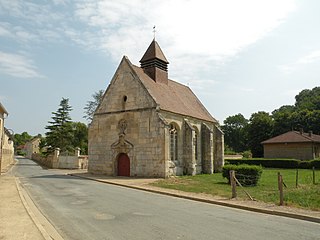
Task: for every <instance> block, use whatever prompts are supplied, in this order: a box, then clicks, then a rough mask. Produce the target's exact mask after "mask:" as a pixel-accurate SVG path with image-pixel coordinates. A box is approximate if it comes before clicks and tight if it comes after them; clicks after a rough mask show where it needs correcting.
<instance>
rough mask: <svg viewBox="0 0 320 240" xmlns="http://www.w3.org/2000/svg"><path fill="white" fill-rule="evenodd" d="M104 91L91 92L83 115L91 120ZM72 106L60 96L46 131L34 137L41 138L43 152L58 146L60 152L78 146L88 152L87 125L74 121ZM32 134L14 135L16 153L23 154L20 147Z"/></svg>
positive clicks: (84, 152) (50, 150)
mask: <svg viewBox="0 0 320 240" xmlns="http://www.w3.org/2000/svg"><path fill="white" fill-rule="evenodd" d="M103 93H104V91H103V90H99V91H97V92H95V93H94V94H92V98H93V100H89V101H88V102H87V104H86V106H85V107H84V116H83V118H85V119H86V120H88V121H91V120H92V118H93V114H94V112H95V110H96V108H97V107H98V105H99V104H100V102H101V100H102V96H103ZM71 111H72V107H71V106H70V104H69V99H68V98H62V100H61V101H60V104H59V107H58V109H57V111H56V112H52V117H51V120H50V121H48V125H47V126H46V127H45V129H46V130H47V132H46V133H45V136H41V134H38V135H37V136H36V137H40V138H41V142H40V146H39V147H40V148H41V149H43V152H46V153H51V152H53V151H54V149H55V148H60V150H61V151H62V152H74V150H75V148H77V147H79V148H80V149H81V153H83V154H87V153H88V127H87V125H86V124H84V123H81V122H74V121H72V119H71V117H70V112H71ZM32 138H33V136H31V135H29V134H28V133H27V132H23V133H21V134H18V133H17V134H15V135H14V142H15V148H16V149H18V152H17V153H18V154H23V152H22V151H21V150H22V149H21V147H22V146H24V145H25V144H26V143H27V142H28V141H30V140H31V139H32Z"/></svg>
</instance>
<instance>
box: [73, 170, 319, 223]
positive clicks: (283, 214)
mask: <svg viewBox="0 0 320 240" xmlns="http://www.w3.org/2000/svg"><path fill="white" fill-rule="evenodd" d="M67 175H69V176H74V177H79V178H84V179H89V180H93V181H96V182H101V183H107V184H111V185H116V186H121V187H126V188H131V189H136V190H142V191H146V192H151V193H157V194H162V195H167V196H171V197H177V198H183V199H188V200H193V201H198V202H204V203H209V204H215V205H220V206H224V207H231V208H236V209H241V210H246V211H251V212H257V213H264V214H269V215H275V216H281V217H288V218H294V219H299V220H304V221H309V222H314V223H320V218H317V217H312V216H307V215H302V214H295V213H288V212H282V211H277V210H269V209H262V208H255V207H248V206H243V205H238V204H233V203H227V202H222V201H216V200H210V199H204V198H199V197H193V196H187V195H182V194H176V193H170V192H166V191H160V190H155V189H149V188H144V187H138V186H132V185H126V184H121V183H115V182H112V181H108V180H100V179H96V178H91V177H85V176H80V175H77V174H74V173H68V174H67Z"/></svg>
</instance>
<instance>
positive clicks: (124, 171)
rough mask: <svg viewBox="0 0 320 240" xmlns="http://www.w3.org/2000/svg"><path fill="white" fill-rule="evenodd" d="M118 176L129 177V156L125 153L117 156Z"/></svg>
mask: <svg viewBox="0 0 320 240" xmlns="http://www.w3.org/2000/svg"><path fill="white" fill-rule="evenodd" d="M118 176H124V177H130V158H129V157H128V155H127V154H125V153H120V154H119V156H118Z"/></svg>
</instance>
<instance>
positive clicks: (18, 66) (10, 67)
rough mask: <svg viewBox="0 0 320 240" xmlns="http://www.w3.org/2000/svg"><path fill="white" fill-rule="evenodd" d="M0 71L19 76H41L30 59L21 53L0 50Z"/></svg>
mask: <svg viewBox="0 0 320 240" xmlns="http://www.w3.org/2000/svg"><path fill="white" fill-rule="evenodd" d="M0 73H3V74H7V75H10V76H14V77H19V78H42V77H43V76H42V75H41V74H40V73H39V72H38V70H37V68H36V66H34V63H33V61H32V60H30V59H28V58H27V57H26V56H24V55H21V54H13V53H5V52H2V51H0Z"/></svg>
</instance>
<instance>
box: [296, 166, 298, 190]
mask: <svg viewBox="0 0 320 240" xmlns="http://www.w3.org/2000/svg"><path fill="white" fill-rule="evenodd" d="M298 181H299V170H298V168H297V172H296V188H297V187H298Z"/></svg>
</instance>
